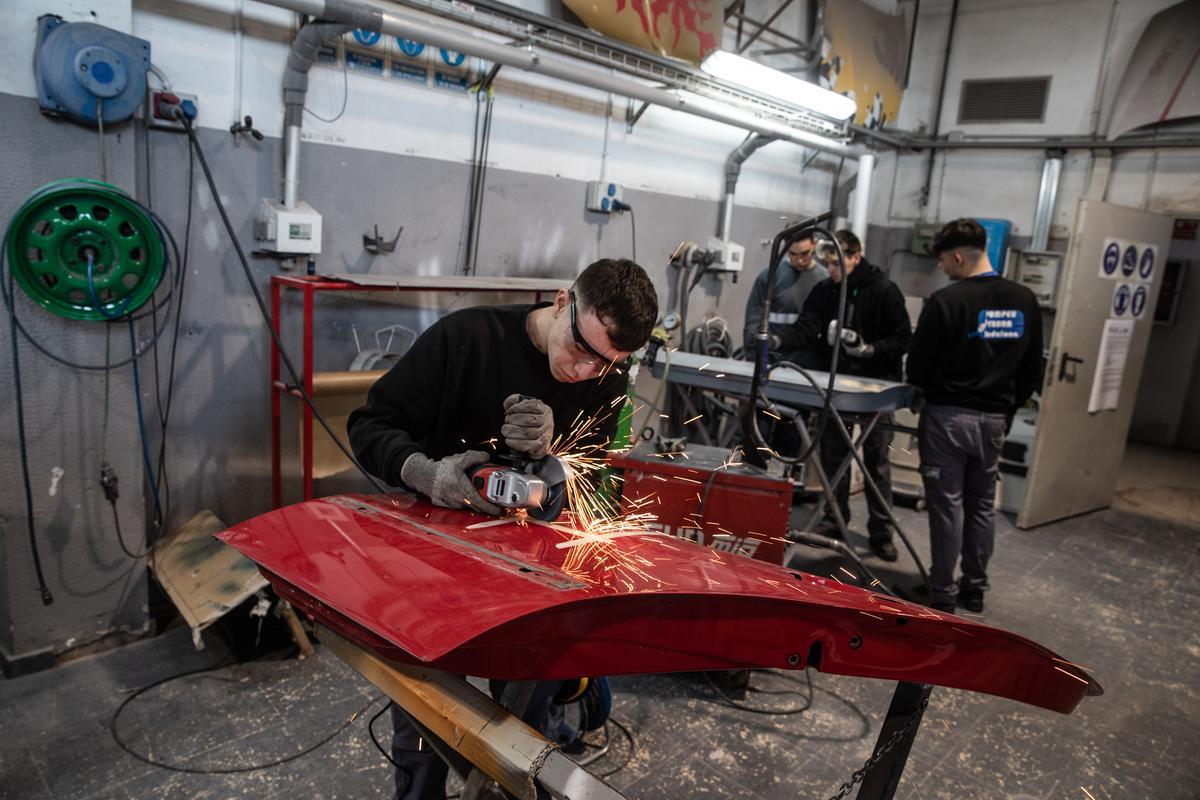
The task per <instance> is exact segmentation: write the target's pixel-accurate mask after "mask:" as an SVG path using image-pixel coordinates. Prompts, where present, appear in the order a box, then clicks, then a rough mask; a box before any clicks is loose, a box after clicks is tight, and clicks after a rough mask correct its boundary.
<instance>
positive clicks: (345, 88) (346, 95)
mask: <svg viewBox="0 0 1200 800" xmlns="http://www.w3.org/2000/svg"><path fill="white" fill-rule="evenodd" d="M349 100H350V78H349V77H348V76H347V74H346V59H345V58H343V59H342V107H341V109H339V110H338V113H337V116H334V117H331V118H329V119H326V118H325V117H322V116H321V115H320V114H318V113H317V112H315V111H313V110H312V109H311V108H309V107H308V106H305V107H304V113H306V114H309V115H311V116H312V117H314V118H316V119H319V120H321V122H327V123H334V122H337V121H338V120H339V119H341V118H342V115H343V114H345V113H346V103H347V102H348V101H349Z"/></svg>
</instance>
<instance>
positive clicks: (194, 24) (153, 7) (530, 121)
mask: <svg viewBox="0 0 1200 800" xmlns="http://www.w3.org/2000/svg"><path fill="white" fill-rule="evenodd" d="M15 3H16V7H15V8H14V9H12V10H11V11H9V12H6V20H11V21H12V22H13V23H14V24H12V25H10V26H8V27H7V29H6V30H7V33H4V34H0V38H2V40H3V46H2V47H0V68H3V69H2V70H0V92H7V93H10V94H15V95H20V96H28V97H33V96H35V94H36V93H35V88H34V80H33V74H32V70H30V68H29V64H30V63H31V62H32V56H33V30H34V26H35V20H36V17H37V16H38V14H41V13H46V12H53V13H58V14H61V15H63V16H64V17H66V18H68V19H71V20H76V19H79V20H84V19H90V20H93V21H96V22H98V23H100V24H104V25H108V26H110V27H113V28H115V29H117V30H122V31H128V32H131V33H133V34H134V35H136V36H139V37H142V38H144V39H147V40H149V41H150V43H151V57H152V61H153V63H154V64H155V65H156V66H157V67H159V68H160V69H161V70H162V71H163V72H164V73H165V74H166V75H167V76H168V78H169V79H170V81H171V82H172V86H173V88H175V89H176V90H179V91H184V92H188V93H191V94H195V95H198V97H199V106H200V117H199V120H198V124H199V126H200V127H211V128H216V129H227V128H228V127H229V125H230V124H231V123H232V122H233V121H234V119H235V114H236V113H237V109H238V108H239V107H240V109H241V114H242V115H245V114H250V115H251V116H253V118H254V122H255V126H256V127H257V128H258V129H259V130H260V131H262V132H263V133H264V134H266V135H267V136H280V135H281V134H282V121H283V107H282V100H281V90H280V84H281V80H282V76H283V69H284V64H285V61H286V57H287V47H288V42H289V41H290V40H291V36H292V33H293V31H294V26H295V15H293V14H292V13H291V12H288V11H283V10H281V9H277V8H274V7H271V6H267V5H264V4H262V3H258V2H254V0H245V2H238V0H134V2H132V3H130V2H129V1H128V0H125V1H124V2H105V3H96V2H91V3H87V2H83V0H65V1H64V2H54V0H15ZM524 5H525V6H527V7H529V8H530V10H533V11H537V12H539V13H546V12H547V11H548V10H549V8H548V4H547V3H546V2H545V0H526V2H524ZM239 7H241V8H242V12H241V29H242V31H243V37H242V70H243V73H242V96H241V98H240V103H239V98H238V97H237V93H236V90H235V87H236V86H237V79H236V73H235V63H236V60H237V57H236V52H237V47H236V41H237V39H236V37H235V35H234V33H233V31H234V29H235V27H236V26H237V19H238V16H237V9H238V8H239ZM93 9H94V11H93ZM785 16H792V17H794V20H793V23H791V24H794V25H796V26H797V27H798V26H799V16H798V13H796V14H793V12H792V11H791V10H790V9H789V11H788V12H787V14H786V15H785ZM151 80H152V81H154V80H155V79H154V78H152V79H151ZM343 87H347V88H348V92H349V93H348V96H347V102H346V111H345V114H344V115H343V116H342V117H341V118H340V119H339V120H338V121H337V122H334V123H324V122H321V121H319V120H317V119H316V118H315V117H312V116H307V117H306V119H305V128H304V137H305V138H306V139H309V140H313V141H321V142H327V143H332V144H338V145H342V146H346V147H354V148H364V149H370V150H376V151H381V152H389V153H396V154H404V155H417V156H424V157H429V158H436V159H443V160H447V161H457V162H465V161H469V160H470V158H471V146H472V130H473V123H474V114H475V99H474V96H470V95H464V94H459V93H454V92H449V91H445V90H438V89H433V88H424V87H414V86H411V85H408V84H405V83H403V82H399V81H394V80H382V79H379V78H375V77H372V76H367V75H363V74H356V73H354V72H350V73H349V74H348V75H347V76H346V77H345V78H344V79H343V75H342V72H341V70H339V69H333V68H329V67H325V66H317V67H314V69H313V71H312V73H311V88H310V93H309V107H310V108H312V109H313V110H314V111H316V112H317V113H318V114H320V115H321V116H325V117H332V116H333V115H335V114H336V112H337V110H338V109H339V108H340V107H341V103H342V97H343V92H344V89H343ZM611 102H612V114H611V116H609V117H608V120H607V124H606V109H608V108H609V103H610V98H609V97H608V96H607V95H606V94H605V93H603V92H597V91H594V90H590V89H585V88H583V87H577V86H573V85H570V84H565V83H562V82H559V81H556V80H553V79H549V78H545V77H542V76H537V75H531V74H528V73H521V72H519V71H517V70H506V71H504V72H502V73H501V76H500V78H499V80H498V81H497V84H496V100H495V111H494V118H493V123H492V125H493V128H492V141H491V149H490V152H489V164H490V165H493V166H498V167H501V168H506V169H513V170H519V171H525V172H531V173H534V174H542V175H554V176H558V177H563V178H571V179H578V180H593V179H598V178H600V177H601V169H602V156H603V169H604V172H605V176H606V177H607V178H608V179H610V180H615V181H618V182H620V183H622V184H624V185H626V186H629V187H632V188H638V189H648V190H653V191H658V192H665V193H668V194H673V195H678V196H684V197H692V198H701V199H711V200H716V199H719V198H720V197H721V196H722V193H723V188H724V186H723V168H724V159H725V157H726V155H727V154H728V153H729V151H730V150H731V149H732V148H733V147H735V146H736V145H737V144H738V142H740V141H741V140H742V138H744V136H745V132H744V131H741V130H738V129H735V128H732V127H730V126H727V125H723V124H720V123H715V122H709V121H707V120H702V119H699V118H696V117H692V116H688V115H685V114H680V113H677V112H673V111H666V110H663V109H660V108H651V109H650V110H648V111H647V112H646V113H645V114H644V115H643V116H642V118H641V120H640V121H639V122H638V124H637V126H636V128H635V129H634V131H633V132H632V133H630V132H628V131H627V130H626V125H625V123H624V117H625V111H626V103H627V101H626V99H625V98H611ZM807 156H808V153H807V152H806V151H805V150H804V149H803V148H801V147H799V146H796V145H792V144H786V143H777V144H773V145H771V146H770V147H767V148H764V149H763V150H761V151H759V152H758V153H757V154H756V155H755V156H754V158H753V159H751V160H750V161H749V162H748V163H747V164H746V165H745V167H744V169H743V171H742V177H741V182H740V183H739V186H738V202H739V204H746V205H750V206H755V207H760V208H781V209H786V210H788V211H791V212H793V213H803V212H808V211H815V210H817V209H818V208H820V207H821V206H822V205H823V203H824V202H825V198H827V197H828V196H829V173H830V170H828V169H822V168H821V166H822V164H820V163H818V165H817V168H815V169H809V170H807V171H805V172H804V173H803V174H801V172H800V166H801V164H802V163H803V162H804V160H805V159H806V158H807ZM825 158H826V157H824V156H822V157H821V160H822V161H823V160H824V159H825ZM301 196H303V188H302V189H301Z"/></svg>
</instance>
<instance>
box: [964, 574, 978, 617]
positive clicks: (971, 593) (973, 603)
mask: <svg viewBox="0 0 1200 800" xmlns="http://www.w3.org/2000/svg"><path fill="white" fill-rule="evenodd" d="M958 604H959V605H960V606H962V607H963V608H965V609H966V610H967V611H971V612H973V613H975V614H981V613H983V592H981V591H979V590H978V589H976V588H975V587H973V586H971V585H970V584H969V583H967V581H966V579H965V578H960V579H959V581H958Z"/></svg>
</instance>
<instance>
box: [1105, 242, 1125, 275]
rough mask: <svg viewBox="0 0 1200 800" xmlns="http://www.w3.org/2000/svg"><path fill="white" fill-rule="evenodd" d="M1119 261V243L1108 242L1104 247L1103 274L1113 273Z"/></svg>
mask: <svg viewBox="0 0 1200 800" xmlns="http://www.w3.org/2000/svg"><path fill="white" fill-rule="evenodd" d="M1120 263H1121V245H1119V244H1117V243H1116V242H1109V243H1108V247H1106V248H1104V263H1103V267H1104V274H1105V275H1108V276H1112V275H1115V274H1116V272H1117V266H1118V265H1120Z"/></svg>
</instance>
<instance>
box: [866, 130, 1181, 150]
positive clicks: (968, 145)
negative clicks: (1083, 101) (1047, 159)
mask: <svg viewBox="0 0 1200 800" xmlns="http://www.w3.org/2000/svg"><path fill="white" fill-rule="evenodd" d="M850 131H851V133H853V134H854V135H855V136H857V137H861V138H864V139H871V140H873V141H876V142H879V143H880V144H885V145H887V146H888V147H892V148H895V149H896V150H910V151H913V152H920V151H922V150H1055V149H1061V150H1140V149H1147V148H1149V149H1157V148H1160V147H1161V148H1192V147H1200V136H1186V135H1184V136H1181V135H1174V136H1165V137H1164V136H1129V137H1122V138H1120V139H1104V138H1102V137H1096V136H1041V137H1020V136H1013V137H995V136H993V137H978V138H969V137H964V138H950V137H947V136H944V137H940V138H936V139H934V138H930V137H928V136H918V135H916V134H912V133H907V132H905V131H896V130H879V129H876V128H864V127H861V126H859V125H851V126H850Z"/></svg>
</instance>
